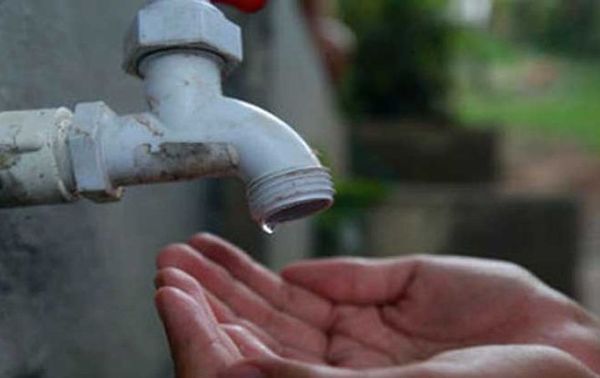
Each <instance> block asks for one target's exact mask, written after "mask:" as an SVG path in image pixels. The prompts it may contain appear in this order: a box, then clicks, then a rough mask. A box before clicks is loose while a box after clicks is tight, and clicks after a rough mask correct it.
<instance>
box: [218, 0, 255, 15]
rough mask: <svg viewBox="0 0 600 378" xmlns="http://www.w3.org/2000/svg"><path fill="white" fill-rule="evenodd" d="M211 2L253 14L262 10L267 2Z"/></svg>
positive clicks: (236, 0)
mask: <svg viewBox="0 0 600 378" xmlns="http://www.w3.org/2000/svg"><path fill="white" fill-rule="evenodd" d="M212 2H213V3H223V4H227V5H231V6H234V7H236V8H237V9H239V10H241V11H242V12H248V13H254V12H258V11H259V10H261V9H262V8H264V6H265V4H266V3H267V0H212Z"/></svg>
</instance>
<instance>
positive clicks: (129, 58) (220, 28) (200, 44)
mask: <svg viewBox="0 0 600 378" xmlns="http://www.w3.org/2000/svg"><path fill="white" fill-rule="evenodd" d="M168 50H204V51H208V52H211V53H214V54H216V55H217V56H219V57H221V58H222V59H223V63H224V66H223V69H224V71H225V72H226V73H228V72H230V71H231V70H232V69H233V68H235V67H236V66H237V65H238V64H239V63H240V62H241V61H242V59H243V51H242V35H241V30H240V28H239V26H237V25H236V24H234V23H233V22H231V21H229V20H228V19H227V18H226V17H225V15H224V14H223V13H222V12H221V11H220V10H219V9H218V8H216V7H215V6H213V5H212V4H211V3H210V2H209V1H206V0H154V1H150V2H149V3H148V4H146V6H145V7H144V8H142V9H141V10H140V11H139V12H138V14H137V16H136V18H135V20H134V22H133V24H132V26H131V28H130V30H129V33H128V35H127V38H126V40H125V61H124V63H123V68H124V69H125V70H126V71H127V72H128V73H129V74H131V75H134V76H139V77H142V74H141V73H140V70H139V65H140V63H141V61H142V60H143V59H144V58H145V57H147V56H149V55H151V54H153V53H156V52H161V51H168Z"/></svg>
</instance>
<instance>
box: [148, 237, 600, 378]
mask: <svg viewBox="0 0 600 378" xmlns="http://www.w3.org/2000/svg"><path fill="white" fill-rule="evenodd" d="M199 251H200V253H199ZM158 265H159V269H161V270H160V272H159V274H158V277H157V283H158V286H159V287H161V289H160V290H159V292H158V295H157V305H158V308H159V310H160V312H161V314H162V317H163V320H164V321H165V325H166V327H167V332H168V334H169V336H170V340H171V346H172V350H173V354H174V357H175V359H176V365H177V366H178V367H179V369H178V371H179V373H178V377H180V378H182V377H183V378H188V377H194V378H197V377H199V376H206V377H213V376H216V375H217V374H219V373H221V374H225V375H224V376H229V377H233V376H234V375H233V374H235V372H234V370H235V369H243V368H244V367H243V366H242V367H234V370H228V368H229V367H231V366H232V365H235V364H236V363H238V362H241V361H242V360H243V358H259V360H254V361H251V362H250V363H251V365H250V366H255V367H259V368H260V369H261V370H263V371H265V372H267V373H266V374H268V372H270V371H275V372H276V373H274V374H275V375H265V376H283V377H286V376H300V377H304V376H315V377H321V376H323V377H336V376H341V377H345V376H348V375H342V374H358V375H354V376H357V377H358V376H367V375H369V374H373V376H381V377H384V376H385V377H392V376H393V377H412V376H419V377H421V376H432V377H453V376H461V377H469V376H481V375H482V374H483V372H482V370H481V369H482V368H483V369H484V373H485V376H488V377H491V376H498V377H500V376H502V377H507V376H514V377H517V376H519V377H521V376H523V377H526V376H545V377H550V376H552V375H551V374H558V373H560V374H562V375H557V377H558V376H560V377H567V376H569V377H578V376H582V377H588V376H593V375H590V374H592V373H591V372H590V371H589V370H586V368H585V367H584V366H583V365H584V364H586V365H587V366H588V367H590V368H592V369H596V371H600V366H598V364H599V363H600V358H599V357H598V356H600V345H599V344H600V341H598V332H599V331H598V326H597V323H596V322H595V320H593V319H592V318H591V316H589V315H588V314H586V313H585V311H583V310H582V309H581V308H579V307H578V306H577V305H576V304H574V303H573V302H571V301H569V300H568V299H566V298H564V297H563V296H561V295H559V294H558V293H556V292H554V291H553V290H551V289H549V288H547V287H546V286H545V285H543V284H542V283H541V282H539V281H538V280H537V279H535V278H534V277H532V276H531V275H530V274H529V273H527V272H525V271H524V270H522V269H520V268H517V267H515V266H512V265H509V264H504V263H497V262H488V261H481V260H473V259H460V258H442V257H412V258H404V259H393V260H371V261H367V260H352V259H336V260H323V261H314V262H306V263H299V264H295V265H292V266H290V267H288V268H286V269H285V270H284V271H283V272H282V276H283V278H284V279H281V278H280V277H279V276H277V275H275V274H273V273H271V272H269V271H268V270H266V269H264V268H263V267H261V266H260V265H258V264H256V263H254V262H253V261H251V260H250V259H249V258H248V257H247V256H246V255H245V254H244V253H243V252H241V251H239V250H238V249H237V248H235V247H233V246H231V245H229V244H228V243H226V242H224V241H222V240H220V239H218V238H215V237H213V236H209V235H200V236H197V237H195V238H194V239H192V241H191V242H190V245H178V246H171V247H169V248H167V249H166V250H165V251H164V252H163V253H162V254H161V255H160V257H159V260H158ZM200 285H202V286H204V288H205V289H206V291H203V289H202V287H201V286H200ZM186 293H187V294H186ZM213 313H214V314H215V316H216V318H213V317H212V314H213ZM178 318H183V320H181V319H180V320H177V319H178ZM174 319H175V320H174ZM182 324H183V325H182ZM219 324H220V325H219ZM186 327H187V329H186ZM517 344H518V345H522V346H509V345H517ZM207 345H208V346H210V347H206V346H207ZM502 345H504V346H502ZM527 345H529V346H527ZM537 345H545V346H546V347H540V346H537ZM192 346H194V347H192ZM203 346H204V347H203ZM552 348H555V349H552ZM201 350H203V352H202V353H200V351H201ZM559 350H562V352H560V351H559ZM192 360H193V361H192ZM252 364H253V365H252ZM399 366H404V367H401V368H398V367H399ZM246 367H248V365H246ZM330 367H335V368H345V369H346V370H337V369H335V370H332V369H331V368H330ZM285 369H287V370H285ZM364 369H376V370H364ZM390 369H392V370H390ZM423 369H425V370H423ZM452 369H454V370H452ZM457 369H458V370H457ZM502 369H504V370H502ZM506 369H508V370H506ZM540 369H547V371H546V372H542V371H541V370H540ZM561 369H567V370H561ZM282 371H285V372H286V373H285V375H283V373H282ZM357 371H358V373H356V372H357ZM565 371H569V372H570V373H569V374H565ZM199 372H202V373H199ZM294 372H295V373H294ZM367 372H368V373H367ZM296 373H297V374H296ZM442 373H443V374H446V375H440V374H442ZM509 373H510V374H509ZM530 373H531V374H530ZM534 373H535V374H534ZM201 374H204V375H201ZM293 374H296V375H293ZM376 374H387V375H376ZM390 374H392V375H390ZM410 374H413V375H410ZM415 374H416V375H415ZM424 374H429V375H424ZM452 374H454V375H452ZM469 374H470V375H469ZM493 374H496V375H493ZM524 374H528V375H524ZM532 374H533V375H532ZM578 374H579V375H578ZM582 374H583V375H582Z"/></svg>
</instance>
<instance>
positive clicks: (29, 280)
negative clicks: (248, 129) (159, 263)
mask: <svg viewBox="0 0 600 378" xmlns="http://www.w3.org/2000/svg"><path fill="white" fill-rule="evenodd" d="M142 2H143V0H84V1H82V0H43V1H42V0H4V1H0V110H8V109H25V108H38V107H55V106H61V105H67V106H72V105H73V104H74V103H76V102H78V101H89V100H104V101H106V102H107V103H108V104H109V105H110V106H111V107H113V108H114V109H115V110H117V111H119V112H130V111H137V110H141V109H143V106H144V104H143V101H142V96H141V91H140V89H141V87H140V85H139V83H138V82H137V81H135V80H134V79H130V78H128V77H126V76H125V75H124V74H123V73H122V72H121V70H120V60H121V41H122V39H123V35H124V32H125V30H126V28H127V27H128V24H129V22H130V20H131V19H132V17H133V15H134V13H135V10H136V9H137V8H138V7H139V6H140V5H141V4H142ZM203 198H204V196H203V189H202V187H201V186H200V185H199V184H184V185H168V186H161V187H155V188H144V189H134V190H130V191H128V193H127V195H126V199H125V201H124V202H123V203H120V204H116V205H106V206H98V205H93V204H85V203H84V204H80V205H75V206H64V207H42V208H35V209H23V210H4V211H0V377H2V378H5V377H6V378H17V377H19V378H69V377H86V378H95V377H97V378H100V377H102V378H106V377H110V378H121V377H123V378H125V377H127V378H131V377H145V378H153V377H166V376H169V375H170V366H169V359H168V354H167V352H166V350H165V344H164V339H163V335H162V329H161V327H160V325H159V323H158V319H157V317H156V315H155V311H154V308H153V303H152V301H153V298H152V292H153V287H152V278H153V275H154V255H155V253H156V252H157V251H158V249H159V247H160V246H161V245H163V244H164V243H167V242H170V241H173V240H183V239H184V238H186V237H187V236H188V235H189V234H191V233H192V232H194V231H195V230H197V229H199V228H200V227H201V226H202V225H203V211H202V210H203V207H202V206H203V202H204V201H203Z"/></svg>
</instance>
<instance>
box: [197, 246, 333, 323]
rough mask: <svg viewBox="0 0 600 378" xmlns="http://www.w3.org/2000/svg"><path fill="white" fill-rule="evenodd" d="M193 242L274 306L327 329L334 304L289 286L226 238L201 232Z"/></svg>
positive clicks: (208, 256) (202, 251)
mask: <svg viewBox="0 0 600 378" xmlns="http://www.w3.org/2000/svg"><path fill="white" fill-rule="evenodd" d="M190 245H191V246H193V247H194V248H195V249H197V250H198V251H199V252H200V253H202V254H203V255H204V256H205V257H207V258H208V259H210V260H212V261H213V262H214V263H216V264H218V265H220V266H222V267H223V268H224V269H226V270H227V271H228V272H229V273H230V274H231V275H232V276H233V277H235V278H236V279H237V280H239V281H240V282H243V283H244V284H245V285H246V286H248V287H249V288H250V289H252V290H253V291H255V292H256V293H257V294H258V295H260V296H261V297H263V298H264V299H265V300H266V301H268V302H269V303H270V304H271V305H272V306H273V307H274V308H276V309H278V310H280V311H282V312H285V313H289V314H290V315H292V316H295V317H297V318H299V319H301V320H304V321H306V322H308V323H309V324H312V325H314V326H315V327H317V328H321V329H325V328H326V327H327V326H328V325H329V321H330V315H331V304H330V303H329V301H327V300H324V299H323V298H321V297H319V296H316V295H314V294H313V293H311V292H309V291H307V290H304V289H302V288H299V287H297V286H295V285H289V284H287V283H286V282H284V281H283V280H282V279H281V278H280V277H279V276H278V275H276V274H274V273H273V272H271V271H269V270H268V269H266V268H265V267H263V266H262V265H260V264H258V263H256V262H255V261H253V260H252V259H251V258H250V257H249V256H248V255H247V254H246V253H244V252H243V251H242V250H240V249H239V248H237V247H236V246H234V245H232V244H230V243H228V242H227V241H225V240H223V239H221V238H218V237H216V236H213V235H210V234H199V235H196V236H194V237H193V238H192V239H191V240H190Z"/></svg>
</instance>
